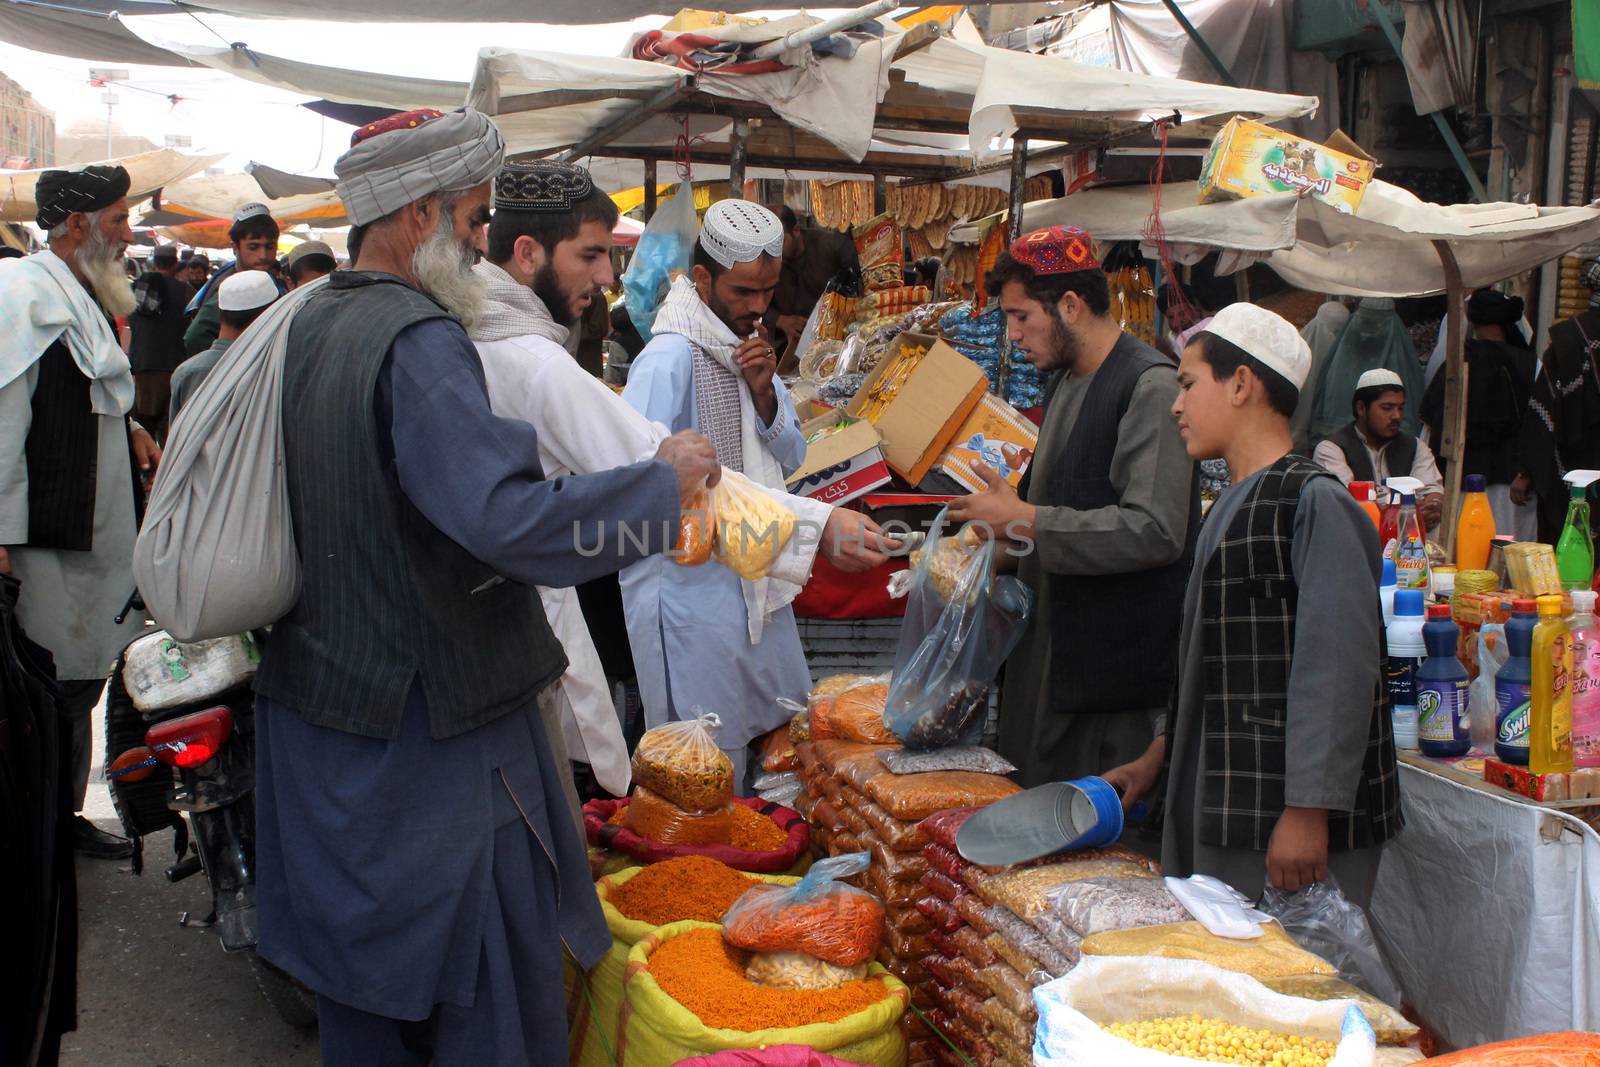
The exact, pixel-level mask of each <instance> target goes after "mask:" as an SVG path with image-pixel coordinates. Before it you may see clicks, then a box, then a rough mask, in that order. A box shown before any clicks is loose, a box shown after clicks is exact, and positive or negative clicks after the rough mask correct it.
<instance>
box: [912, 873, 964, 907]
mask: <svg viewBox="0 0 1600 1067" xmlns="http://www.w3.org/2000/svg"><path fill="white" fill-rule="evenodd" d="M917 884H918V885H920V886H921V887H922V888H924V889H926V890H927V891H928V892H929V893H932V894H933V895H934V896H936V897H938V898H939V899H940V900H948V901H954V900H955V899H956V898H957V897H959V896H961V895H962V894H963V893H965V892H966V889H965V888H963V887H962V886H961V884H960V883H959V882H957V881H956V880H955V879H954V878H951V877H950V876H949V875H948V874H946V873H944V872H943V871H939V870H931V871H929V872H928V873H927V874H925V875H923V876H922V877H921V878H919V879H917Z"/></svg>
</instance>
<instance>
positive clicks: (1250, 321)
mask: <svg viewBox="0 0 1600 1067" xmlns="http://www.w3.org/2000/svg"><path fill="white" fill-rule="evenodd" d="M1205 332H1206V333H1214V334H1216V335H1217V336H1218V337H1220V338H1222V339H1223V340H1224V341H1231V342H1233V343H1234V344H1236V345H1238V346H1239V347H1240V348H1242V349H1244V350H1245V351H1246V352H1248V353H1250V355H1252V356H1254V357H1256V358H1257V359H1259V360H1260V361H1261V362H1263V363H1265V364H1266V365H1267V366H1269V367H1271V368H1272V369H1273V370H1275V371H1277V372H1278V373H1279V374H1281V375H1283V376H1284V377H1285V378H1287V379H1288V380H1289V384H1290V385H1292V386H1294V387H1295V388H1296V389H1301V388H1304V386H1305V384H1306V376H1307V375H1309V374H1310V373H1311V346H1310V345H1308V344H1306V341H1305V338H1303V337H1301V336H1300V331H1299V330H1296V329H1295V328H1294V327H1293V326H1292V325H1290V324H1289V321H1288V320H1287V319H1285V318H1284V317H1283V316H1282V315H1276V314H1274V313H1272V312H1270V311H1268V310H1267V309H1266V308H1261V307H1256V306H1255V305H1254V304H1229V305H1228V306H1227V307H1225V308H1223V309H1222V310H1221V311H1219V312H1217V313H1216V315H1215V316H1214V317H1213V318H1212V319H1211V321H1210V322H1208V323H1207V324H1206V327H1205Z"/></svg>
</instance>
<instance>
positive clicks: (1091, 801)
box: [956, 777, 1122, 867]
mask: <svg viewBox="0 0 1600 1067" xmlns="http://www.w3.org/2000/svg"><path fill="white" fill-rule="evenodd" d="M1121 835H1122V801H1121V799H1120V798H1119V797H1118V796H1117V791H1116V790H1115V789H1113V788H1112V787H1111V786H1110V785H1108V784H1107V783H1106V781H1105V779H1103V778H1094V777H1090V778H1079V779H1076V780H1074V781H1071V782H1051V783H1050V784H1048V785H1041V786H1036V787H1034V788H1033V789H1027V790H1024V791H1023V792H1021V793H1016V794H1014V795H1012V796H1009V797H1006V798H1005V799H1004V800H999V801H996V802H995V803H993V804H990V805H989V806H988V807H986V808H984V809H983V810H982V811H979V812H977V813H976V814H974V815H973V816H972V817H971V818H969V819H968V820H967V821H966V822H965V823H963V824H962V825H961V829H960V830H959V831H958V832H957V833H956V851H957V852H959V853H961V858H962V859H965V860H968V861H970V862H972V863H977V864H981V865H983V866H985V867H1004V866H1008V865H1010V864H1013V863H1024V862H1026V861H1028V860H1033V859H1038V858H1039V857H1040V856H1049V855H1053V854H1054V853H1057V852H1066V851H1068V850H1073V849H1083V848H1102V847H1104V846H1106V845H1109V844H1111V843H1112V842H1114V841H1116V839H1117V838H1118V837H1120V836H1121Z"/></svg>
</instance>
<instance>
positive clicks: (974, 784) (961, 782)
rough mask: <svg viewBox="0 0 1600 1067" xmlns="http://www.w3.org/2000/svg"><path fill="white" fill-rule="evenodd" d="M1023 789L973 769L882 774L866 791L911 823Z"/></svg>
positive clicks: (992, 801) (991, 800)
mask: <svg viewBox="0 0 1600 1067" xmlns="http://www.w3.org/2000/svg"><path fill="white" fill-rule="evenodd" d="M1021 791H1022V787H1021V786H1019V785H1017V784H1016V783H1015V782H1013V781H1011V780H1010V779H1008V778H1001V777H999V776H998V775H993V774H974V773H973V772H971V771H933V772H931V773H929V774H880V775H878V776H877V777H875V778H873V779H872V780H871V781H869V782H867V788H866V790H865V792H866V794H867V796H869V797H871V798H872V799H873V801H874V802H875V803H877V805H878V806H879V807H881V808H882V809H883V810H884V811H886V812H888V813H889V814H890V815H892V816H894V817H895V818H896V819H903V820H905V821H907V822H915V821H917V820H920V819H925V818H927V817H928V816H929V815H932V814H933V813H934V812H936V811H940V810H942V809H944V808H955V807H965V806H968V805H978V806H980V807H981V806H983V805H985V804H993V803H994V802H995V801H997V800H1003V799H1004V798H1006V797H1008V796H1010V795H1011V794H1013V793H1020V792H1021Z"/></svg>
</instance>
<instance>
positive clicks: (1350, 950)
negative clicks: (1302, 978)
mask: <svg viewBox="0 0 1600 1067" xmlns="http://www.w3.org/2000/svg"><path fill="white" fill-rule="evenodd" d="M1258 906H1259V907H1260V909H1261V910H1262V911H1264V912H1266V913H1267V914H1268V915H1271V916H1272V917H1273V918H1274V919H1277V920H1278V922H1280V923H1282V924H1283V928H1284V930H1285V931H1286V932H1287V933H1288V934H1289V936H1290V937H1292V938H1294V940H1295V943H1296V944H1298V945H1300V946H1301V947H1302V948H1304V949H1306V950H1307V951H1309V952H1314V953H1316V954H1317V955H1318V956H1321V957H1322V958H1323V959H1325V960H1327V961H1328V962H1329V963H1331V964H1333V965H1334V966H1335V967H1337V968H1338V969H1339V974H1340V976H1341V977H1343V978H1344V979H1345V980H1346V981H1348V982H1351V983H1354V984H1355V985H1358V986H1360V987H1361V988H1362V989H1365V990H1366V991H1367V992H1369V993H1371V994H1372V995H1373V996H1375V997H1377V998H1378V999H1379V1000H1381V1001H1383V1002H1384V1003H1385V1004H1398V1003H1400V997H1401V992H1400V983H1399V982H1397V981H1396V980H1395V977H1394V974H1393V973H1392V972H1391V971H1390V970H1389V965H1388V964H1386V963H1384V961H1383V953H1382V952H1380V951H1379V950H1378V942H1377V940H1376V939H1375V938H1374V937H1373V936H1372V926H1371V924H1369V923H1368V922H1367V913H1366V912H1364V911H1362V910H1361V906H1360V905H1358V904H1354V903H1352V902H1351V901H1350V899H1349V898H1348V897H1346V896H1345V895H1344V893H1343V892H1342V891H1341V890H1340V889H1339V886H1338V883H1337V882H1335V881H1334V879H1333V877H1332V876H1331V875H1330V876H1329V877H1328V878H1327V879H1325V880H1323V881H1320V882H1313V883H1312V884H1311V885H1309V886H1307V887H1306V888H1304V889H1302V890H1300V891H1299V892H1298V893H1285V892H1283V891H1281V890H1279V889H1275V888H1273V886H1272V885H1270V884H1269V885H1268V886H1267V887H1266V889H1265V890H1264V891H1263V892H1262V894H1261V903H1260V905H1258Z"/></svg>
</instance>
